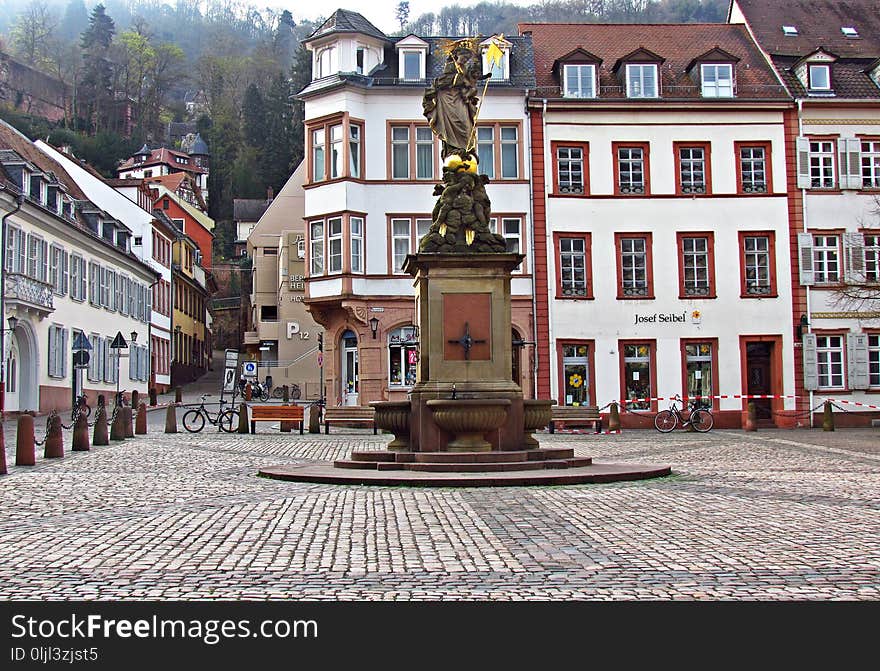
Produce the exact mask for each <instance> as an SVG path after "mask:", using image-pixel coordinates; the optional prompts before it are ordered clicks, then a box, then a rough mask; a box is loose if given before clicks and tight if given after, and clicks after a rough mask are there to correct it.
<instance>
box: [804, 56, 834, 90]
mask: <svg viewBox="0 0 880 671" xmlns="http://www.w3.org/2000/svg"><path fill="white" fill-rule="evenodd" d="M807 77H808V81H807V88H809V89H810V90H811V91H830V90H831V66H830V65H827V64H825V63H810V64H809V65H808V66H807Z"/></svg>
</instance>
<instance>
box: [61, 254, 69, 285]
mask: <svg viewBox="0 0 880 671" xmlns="http://www.w3.org/2000/svg"><path fill="white" fill-rule="evenodd" d="M69 286H70V254H68V253H67V252H65V251H62V252H61V295H62V296H66V295H67V291H68V288H69Z"/></svg>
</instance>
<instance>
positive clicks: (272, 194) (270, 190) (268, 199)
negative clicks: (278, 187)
mask: <svg viewBox="0 0 880 671" xmlns="http://www.w3.org/2000/svg"><path fill="white" fill-rule="evenodd" d="M274 198H275V190H274V189H273V188H272V187H271V186H270V187H268V188H267V189H266V202H267V203H271V202H272V200H273V199H274Z"/></svg>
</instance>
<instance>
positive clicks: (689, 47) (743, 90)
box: [519, 23, 788, 102]
mask: <svg viewBox="0 0 880 671" xmlns="http://www.w3.org/2000/svg"><path fill="white" fill-rule="evenodd" d="M519 31H520V33H522V34H530V35H531V37H532V48H533V50H534V67H535V79H536V86H537V89H536V92H535V93H536V95H538V96H544V97H553V96H559V95H560V93H559V85H560V82H559V79H558V76H557V75H556V74H554V72H553V63H554V61H556V60H557V59H558V58H560V57H561V56H564V55H566V54H568V53H570V52H571V51H572V50H573V49H576V48H578V47H580V48H582V49H584V50H585V51H588V52H590V53H591V54H595V55H596V56H598V57H599V58H601V59H602V65H601V67H600V68H599V87H600V89H599V99H600V100H601V99H603V98H624V97H625V95H626V89H625V86H624V82H623V81H622V79H621V77H620V76H617V75H615V74H614V73H613V72H612V68H613V67H614V64H615V63H616V62H617V61H618V59H620V58H621V57H623V56H626V55H628V54H630V53H632V52H633V51H636V50H638V49H645V50H647V51H650V52H653V53H655V54H657V55H659V56H660V57H662V58H663V59H665V60H664V62H663V65H662V67H661V73H662V74H661V86H660V95H661V97H662V99H669V98H675V99H678V98H694V99H699V98H700V97H701V95H700V86H699V81H698V80H696V79H694V78H692V76H691V74H690V73H688V72H687V67H688V65H689V64H691V62H692V61H693V59H694V58H696V57H698V56H701V55H703V54H706V53H707V52H708V51H709V50H712V49H714V48H716V47H717V48H718V49H721V50H723V51H725V52H727V53H729V54H731V55H733V56H736V57H737V58H739V59H740V60H739V61H738V62H737V63H735V65H734V68H735V71H736V75H735V76H736V88H737V97H738V98H741V99H742V98H748V99H770V100H777V99H786V98H788V94H787V93H786V91H785V90H784V89H783V87H782V86H780V85H779V80H778V79H777V78H776V76H775V75H774V73H773V71H772V69H771V68H770V67H769V66H768V65H767V62H766V60H765V59H764V57H763V56H762V54H761V52H760V50H759V49H758V47H757V45H756V44H755V43H754V41H753V40H752V39H751V38H750V37H749V34H748V32H747V30H746V28H745V26H742V25H729V24H723V23H712V24H708V23H706V24H699V23H688V24H586V23H577V24H546V23H521V24H519ZM639 100H640V101H641V102H643V101H644V99H639Z"/></svg>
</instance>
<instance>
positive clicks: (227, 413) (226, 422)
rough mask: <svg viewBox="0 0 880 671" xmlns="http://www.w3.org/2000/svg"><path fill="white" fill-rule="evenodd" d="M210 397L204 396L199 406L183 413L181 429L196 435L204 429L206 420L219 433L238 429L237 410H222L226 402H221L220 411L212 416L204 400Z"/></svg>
mask: <svg viewBox="0 0 880 671" xmlns="http://www.w3.org/2000/svg"><path fill="white" fill-rule="evenodd" d="M210 395H211V394H204V395H203V396H202V399H201V404H200V405H199V406H198V407H197V408H192V409H190V410H187V411H186V413H184V415H183V428H185V429H186V430H187V431H189V432H190V433H198V432H199V431H201V430H202V429H204V428H205V421H206V420H207V421H208V422H209V423H210V424H212V425H213V426H218V427H219V428H220V430H221V431H225V432H226V433H232V432H233V431H235V430H236V429H238V410H235V409H234V408H226V409H224V408H223V406H224V405H225V404H226V401H222V400H221V401H220V410H218V411H217V414H216V415H213V416H212V415H211V412H210V410H208V409H207V408H206V407H205V399H206V398H208V397H209V396H210Z"/></svg>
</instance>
